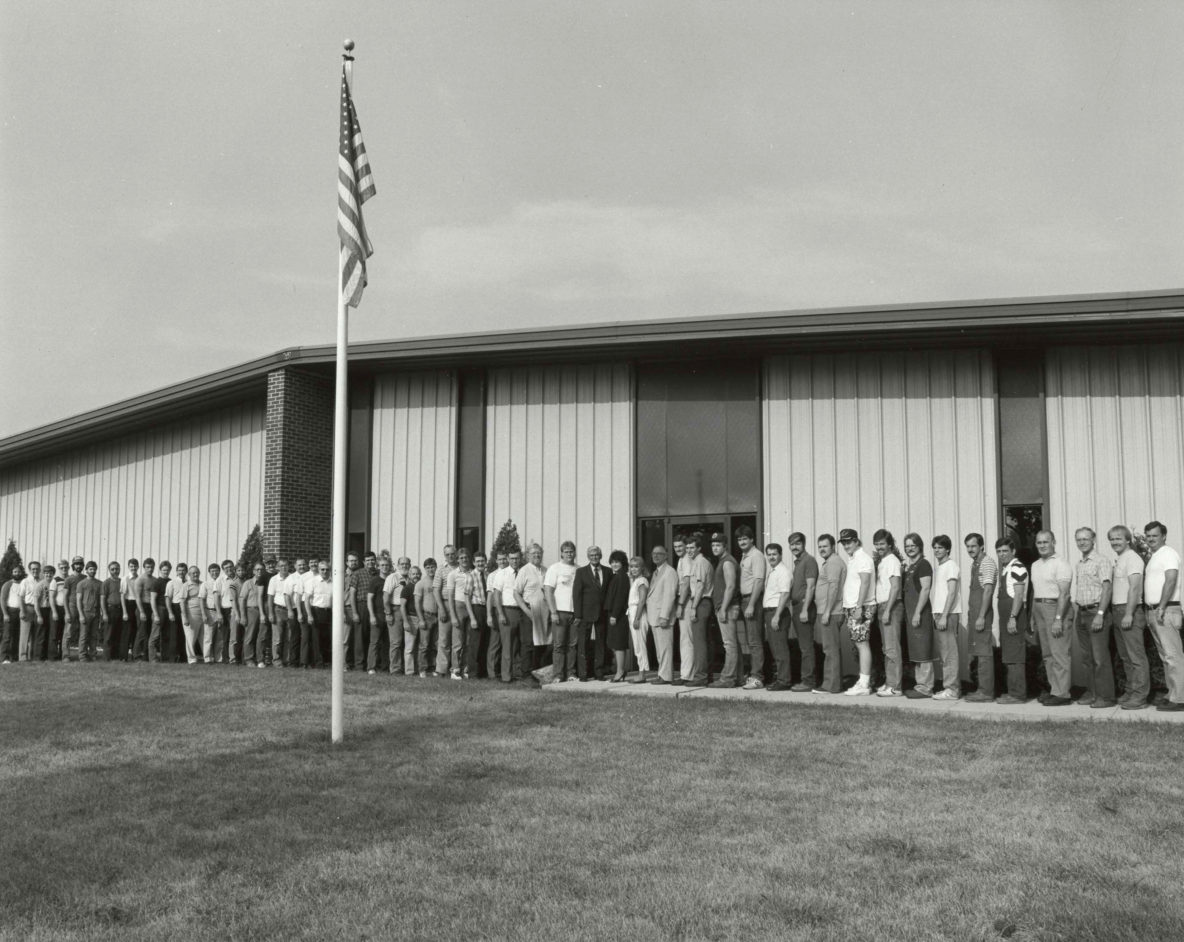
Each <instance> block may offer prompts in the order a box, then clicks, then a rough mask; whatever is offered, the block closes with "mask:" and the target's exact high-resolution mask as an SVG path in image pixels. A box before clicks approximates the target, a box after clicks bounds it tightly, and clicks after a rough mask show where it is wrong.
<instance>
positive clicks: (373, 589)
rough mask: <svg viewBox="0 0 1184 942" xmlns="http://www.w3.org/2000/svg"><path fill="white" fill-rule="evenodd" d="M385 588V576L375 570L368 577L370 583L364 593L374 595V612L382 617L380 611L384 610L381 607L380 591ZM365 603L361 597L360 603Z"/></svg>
mask: <svg viewBox="0 0 1184 942" xmlns="http://www.w3.org/2000/svg"><path fill="white" fill-rule="evenodd" d="M385 588H386V577H385V576H384V575H383V574H382V573H380V572H376V573H374V574H373V575H372V576H371V577H370V585H368V586H367V587H366V595H367V596H370V595H373V596H374V614H375V615H378V616H379V617H380V618H381V617H382V612H383V610H384V609H383V607H382V593H383V591H384V590H385ZM366 603H367V600H366V599H365V598H363V599H362V604H366Z"/></svg>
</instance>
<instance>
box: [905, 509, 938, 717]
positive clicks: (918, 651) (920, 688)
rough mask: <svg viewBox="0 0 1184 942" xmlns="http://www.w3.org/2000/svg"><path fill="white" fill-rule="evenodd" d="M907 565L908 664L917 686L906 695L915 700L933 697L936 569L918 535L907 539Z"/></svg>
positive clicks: (914, 534) (912, 534) (911, 534)
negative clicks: (926, 554)
mask: <svg viewBox="0 0 1184 942" xmlns="http://www.w3.org/2000/svg"><path fill="white" fill-rule="evenodd" d="M904 555H905V558H906V559H907V560H908V563H907V565H906V568H905V572H904V615H905V618H906V619H907V620H908V639H909V660H910V661H912V662H913V674H914V677H915V679H916V683H915V685H914V686H913V687H912V688H910V689H909V690H906V691H905V694H904V695H905V696H906V697H909V698H911V699H913V700H924V699H927V698H929V697H932V696H933V649H934V647H935V646H936V645H935V644H934V639H933V634H934V632H933V608H932V606H931V605H930V602H929V593H930V592H931V591H932V589H933V566H931V565H930V564H929V560H927V559H926V558H925V543H924V541H923V540H922V539H921V537H920V536H918V535H917V534H916V533H910V534H909V535H908V536H906V537H905V538H904Z"/></svg>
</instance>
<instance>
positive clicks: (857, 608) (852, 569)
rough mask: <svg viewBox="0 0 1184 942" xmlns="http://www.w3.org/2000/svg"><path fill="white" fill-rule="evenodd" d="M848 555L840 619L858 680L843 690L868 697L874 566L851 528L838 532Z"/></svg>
mask: <svg viewBox="0 0 1184 942" xmlns="http://www.w3.org/2000/svg"><path fill="white" fill-rule="evenodd" d="M839 542H840V543H841V544H842V546H843V552H844V553H846V555H847V571H846V573H845V574H844V576H843V617H844V618H845V619H846V622H847V631H848V633H849V634H850V635H851V640H852V642H854V644H855V648H856V650H857V651H858V652H859V679H858V680H857V681H856V682H855V684H854V685H853V686H851V687H850V688H848V690H847V691H846V693H847V696H849V697H870V696H872V694H874V693H875V691H874V690H872V641H871V635H872V619H873V618H875V617H876V586H875V581H876V564H875V563H874V562H873V561H872V557H871V554H869V553H868V551H867V550H865V549H864V548H863V542H862V541H861V540H860V539H859V534H858V533H856V532H855V531H854V530H852V529H851V528H850V527H844V528H843V529H842V530H840V531H839Z"/></svg>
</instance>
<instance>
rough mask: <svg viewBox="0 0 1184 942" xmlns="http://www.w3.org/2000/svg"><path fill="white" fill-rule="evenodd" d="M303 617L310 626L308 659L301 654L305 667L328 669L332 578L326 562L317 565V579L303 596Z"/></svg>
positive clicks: (331, 622) (331, 631)
mask: <svg viewBox="0 0 1184 942" xmlns="http://www.w3.org/2000/svg"><path fill="white" fill-rule="evenodd" d="M303 601H304V615H305V618H306V619H307V620H308V624H309V625H311V626H312V630H311V631H310V632H309V634H310V638H309V641H310V648H311V650H310V651H309V654H308V657H307V658H305V656H304V652H303V651H302V652H301V660H302V661H304V666H305V667H328V666H329V665H330V664H331V663H332V658H333V653H334V652H333V576H332V573H331V572H330V569H329V562H328V560H321V561H320V562H318V563H317V578H316V579H315V580H314V581H313V583H312V586H311V588H310V589H309V590H308V592H307V593H306V594H305V595H304V598H303ZM338 653H340V652H338Z"/></svg>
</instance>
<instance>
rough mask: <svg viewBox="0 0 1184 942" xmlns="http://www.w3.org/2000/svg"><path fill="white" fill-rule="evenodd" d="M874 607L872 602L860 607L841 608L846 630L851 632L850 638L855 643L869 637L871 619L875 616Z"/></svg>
mask: <svg viewBox="0 0 1184 942" xmlns="http://www.w3.org/2000/svg"><path fill="white" fill-rule="evenodd" d="M876 607H877V606H876V605H875V603H874V602H873V603H872V604H871V605H864V606H863V607H862V608H845V609H843V613H844V614H845V615H846V616H847V630H848V631H849V632H850V633H851V640H852V641H854V642H855V643H856V644H859V643H861V642H864V641H866V640H867V639H868V638H869V637H871V633H872V619H873V618H875V617H876Z"/></svg>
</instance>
